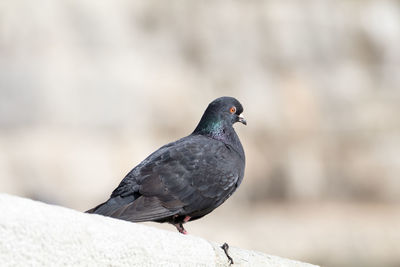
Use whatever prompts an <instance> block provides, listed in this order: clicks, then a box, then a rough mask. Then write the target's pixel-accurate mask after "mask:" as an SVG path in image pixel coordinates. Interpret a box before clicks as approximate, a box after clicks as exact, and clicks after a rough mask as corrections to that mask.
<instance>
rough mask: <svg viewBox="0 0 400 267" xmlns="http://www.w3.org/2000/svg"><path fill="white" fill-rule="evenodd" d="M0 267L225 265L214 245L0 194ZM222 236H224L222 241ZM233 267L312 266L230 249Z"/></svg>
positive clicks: (188, 237)
mask: <svg viewBox="0 0 400 267" xmlns="http://www.w3.org/2000/svg"><path fill="white" fill-rule="evenodd" d="M0 210H1V211H2V214H1V216H0V236H1V238H0V265H1V266H60V265H64V266H160V265H162V266H228V265H229V264H228V260H227V257H226V256H225V254H224V252H223V250H222V249H221V248H220V247H219V246H220V245H219V244H213V243H210V242H209V241H207V240H205V239H202V238H199V237H195V236H190V235H187V236H185V235H182V234H179V233H174V232H170V231H164V230H159V229H155V228H153V227H148V226H144V225H140V224H136V223H130V222H125V221H121V220H116V219H112V218H108V217H103V216H99V215H91V214H85V213H81V212H77V211H74V210H71V209H67V208H63V207H59V206H54V205H47V204H44V203H41V202H37V201H32V200H29V199H25V198H20V197H15V196H11V195H6V194H1V195H0ZM227 238H228V237H227ZM229 252H230V255H231V256H232V258H233V259H234V262H235V266H236V265H237V266H304V267H306V266H310V267H311V266H312V265H310V264H306V263H301V262H297V261H292V260H288V259H283V258H279V257H275V256H269V255H266V254H263V253H260V252H255V251H249V250H243V249H238V248H230V250H229Z"/></svg>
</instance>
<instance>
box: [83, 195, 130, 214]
mask: <svg viewBox="0 0 400 267" xmlns="http://www.w3.org/2000/svg"><path fill="white" fill-rule="evenodd" d="M134 200H135V199H134V197H133V196H131V197H124V198H122V197H119V196H118V197H112V198H110V199H109V200H107V201H106V202H104V203H101V204H100V205H97V206H96V207H94V208H93V209H90V210H87V211H85V212H86V213H95V214H101V215H104V216H112V214H113V213H114V212H115V211H116V210H118V209H119V208H121V207H123V206H125V205H127V204H128V203H130V202H133V201H134ZM112 217H113V216H112Z"/></svg>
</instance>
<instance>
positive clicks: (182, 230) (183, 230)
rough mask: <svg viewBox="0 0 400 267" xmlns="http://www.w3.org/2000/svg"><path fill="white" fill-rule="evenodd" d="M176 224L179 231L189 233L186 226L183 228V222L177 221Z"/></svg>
mask: <svg viewBox="0 0 400 267" xmlns="http://www.w3.org/2000/svg"><path fill="white" fill-rule="evenodd" d="M174 225H175V227H176V229H178V231H179V233H181V234H184V235H187V231H186V230H185V228H183V225H182V223H175V224H174Z"/></svg>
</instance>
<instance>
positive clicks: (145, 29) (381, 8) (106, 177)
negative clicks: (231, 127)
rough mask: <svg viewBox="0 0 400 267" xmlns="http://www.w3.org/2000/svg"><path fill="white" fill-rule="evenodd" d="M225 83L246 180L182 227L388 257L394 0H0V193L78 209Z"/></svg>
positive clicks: (303, 256) (365, 258)
mask: <svg viewBox="0 0 400 267" xmlns="http://www.w3.org/2000/svg"><path fill="white" fill-rule="evenodd" d="M223 95H229V96H235V97H236V98H238V99H239V100H240V101H241V102H242V104H243V105H244V108H245V112H244V115H245V117H246V119H247V120H248V126H247V127H244V126H242V125H236V129H237V132H238V134H239V136H240V138H241V140H242V143H243V145H244V148H245V151H246V155H247V166H246V175H245V180H244V182H243V183H242V186H241V188H240V190H239V191H238V192H237V193H236V194H235V195H234V196H233V197H232V198H231V199H229V200H228V201H227V202H226V203H225V204H224V205H223V206H222V207H220V208H219V209H217V210H216V211H215V212H214V213H213V214H210V215H208V216H206V217H205V218H204V219H203V220H200V221H196V222H193V223H190V224H189V225H188V226H187V227H186V228H187V229H188V231H189V233H191V234H193V235H198V236H202V237H204V238H208V239H210V240H214V241H217V242H228V243H229V244H230V245H232V246H239V247H242V248H247V249H256V250H260V251H263V252H265V253H269V254H276V255H278V256H282V257H289V258H294V259H298V260H303V261H308V262H311V263H315V264H323V265H326V266H367V267H368V266H400V227H399V226H400V210H399V209H400V179H399V178H400V177H399V175H400V116H399V114H400V105H399V103H400V2H399V1H386V0H363V1H361V0H339V1H333V0H331V1H328V0H327V1H319V0H314V1H311V0H305V1H294V0H284V1H282V0H270V1H259V0H251V1H194V0H193V1H177V0H176V1H155V0H147V1H128V0H117V1H95V0H84V1H51V0H40V1H27V0H12V1H11V0H5V1H1V3H0V191H1V192H6V193H10V194H16V195H20V196H25V197H30V198H34V199H38V200H42V201H45V202H49V203H55V204H59V205H63V206H67V207H71V208H74V209H78V210H82V211H83V210H86V209H88V208H91V207H92V206H94V205H95V204H98V203H99V202H101V201H104V200H106V198H107V197H108V195H109V194H110V193H111V191H112V190H113V189H114V188H115V187H116V186H117V185H118V183H119V181H120V180H121V179H122V178H123V177H124V175H125V174H126V173H127V172H128V171H129V170H130V169H131V168H132V167H134V166H135V165H136V164H138V163H139V162H140V161H141V160H142V159H144V158H145V157H146V156H147V155H149V154H150V153H151V152H153V151H154V150H155V149H157V148H158V147H160V146H162V145H163V144H165V143H167V142H170V141H174V140H176V139H178V138H180V137H182V136H184V135H187V134H189V133H191V131H192V130H193V129H194V127H195V126H196V124H197V122H198V120H199V119H200V116H201V115H202V112H203V111H204V109H205V108H206V106H207V105H208V103H209V102H210V101H212V100H213V99H215V98H217V97H220V96H223ZM151 225H153V226H156V227H162V228H164V229H168V230H172V231H175V229H174V228H173V227H171V226H168V225H167V226H165V225H159V224H151Z"/></svg>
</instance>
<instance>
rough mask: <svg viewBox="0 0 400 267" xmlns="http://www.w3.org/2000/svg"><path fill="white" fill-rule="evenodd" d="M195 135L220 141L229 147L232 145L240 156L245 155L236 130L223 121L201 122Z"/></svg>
mask: <svg viewBox="0 0 400 267" xmlns="http://www.w3.org/2000/svg"><path fill="white" fill-rule="evenodd" d="M193 134H200V135H203V136H207V137H209V138H212V139H215V140H219V141H221V142H223V143H225V144H227V145H230V146H231V147H232V148H233V149H235V150H236V151H237V152H238V153H239V154H241V153H243V147H242V145H241V143H240V141H239V137H238V136H237V134H236V132H235V129H233V127H232V125H226V124H224V123H223V121H208V122H206V123H204V122H203V123H202V121H200V123H199V125H197V127H196V129H195V130H194V132H193Z"/></svg>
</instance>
